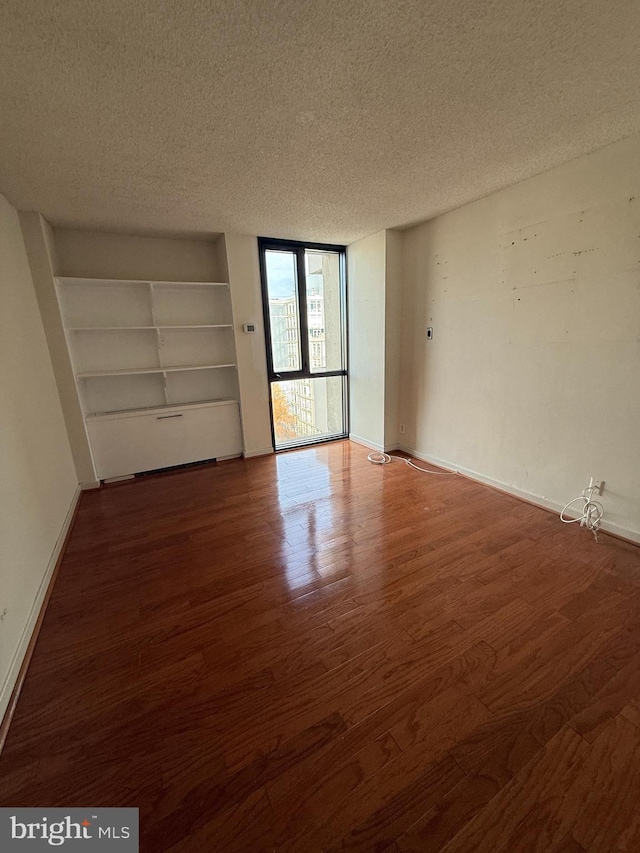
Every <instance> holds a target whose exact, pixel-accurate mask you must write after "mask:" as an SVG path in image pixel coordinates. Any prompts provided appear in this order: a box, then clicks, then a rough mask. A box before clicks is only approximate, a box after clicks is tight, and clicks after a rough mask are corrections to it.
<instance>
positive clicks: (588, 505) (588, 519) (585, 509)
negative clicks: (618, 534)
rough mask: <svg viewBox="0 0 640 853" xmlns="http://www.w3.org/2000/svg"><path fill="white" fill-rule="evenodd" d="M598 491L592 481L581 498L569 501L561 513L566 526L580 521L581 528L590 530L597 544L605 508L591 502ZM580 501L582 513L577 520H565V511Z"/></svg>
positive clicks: (561, 519) (598, 503)
mask: <svg viewBox="0 0 640 853" xmlns="http://www.w3.org/2000/svg"><path fill="white" fill-rule="evenodd" d="M597 490H598V486H594V485H593V480H592V481H591V482H590V483H589V487H588V488H587V489H585V490H584V491H583V492H582V494H581V495H580V497H577V498H574V499H573V500H572V501H569V503H568V504H565V505H564V506H563V507H562V509H561V511H560V521H562V522H563V523H564V524H575V523H576V521H579V522H580V527H586V528H587V530H590V531H591V532H592V533H593V535H594V537H595V540H596V542H597V541H598V529H599V527H600V522H601V521H602V516H603V515H604V507H603V506H602V504H601V503H600V502H599V501H594V500H591V499H592V497H593V493H594V492H595V491H597ZM578 501H582V513H581V514H580V515H578V516H577V517H576V518H565V517H564V514H565V511H566V510H567V509H568V508H569V507H570V506H572V505H573V504H575V503H577V502H578Z"/></svg>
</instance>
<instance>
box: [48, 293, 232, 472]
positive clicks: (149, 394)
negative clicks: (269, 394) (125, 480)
mask: <svg viewBox="0 0 640 853" xmlns="http://www.w3.org/2000/svg"><path fill="white" fill-rule="evenodd" d="M56 287H57V293H58V300H59V304H60V310H61V315H62V320H63V324H64V328H65V334H66V337H67V345H68V348H69V355H70V358H71V363H72V366H73V371H74V375H75V379H76V384H77V389H78V397H79V400H80V404H81V406H82V410H83V413H84V416H85V420H86V423H87V429H88V434H89V438H90V442H91V445H92V451H93V453H94V460H95V461H96V467H97V468H98V475H99V476H100V477H102V478H104V477H110V476H119V475H120V474H122V473H127V472H126V471H121V472H119V473H117V474H114V473H113V471H114V470H116V469H117V468H119V466H118V465H117V464H115V465H114V459H117V458H122V460H123V464H124V465H125V467H127V466H130V465H131V464H133V463H132V459H133V458H135V457H136V453H138V457H140V458H142V457H141V455H140V453H139V452H138V451H136V450H135V447H134V449H133V451H131V448H126V452H125V448H123V449H122V452H118V451H117V450H114V448H115V447H116V446H117V443H118V442H119V443H120V445H122V442H123V435H124V434H125V433H127V431H129V432H131V430H133V428H134V427H135V428H136V429H137V430H139V429H140V428H141V424H142V423H145V424H146V427H145V428H146V429H149V430H151V437H150V438H149V441H150V442H151V444H153V430H154V429H156V428H157V429H160V428H162V436H164V438H163V439H162V441H160V444H159V450H158V452H157V453H156V454H155V456H154V458H156V457H158V456H160V457H161V456H162V453H163V452H164V453H165V456H166V458H167V459H174V458H178V457H180V456H181V451H180V450H179V449H177V448H175V447H174V448H171V447H170V446H169V445H170V444H171V443H173V444H176V443H177V444H184V445H185V447H186V446H188V444H189V440H188V436H187V435H186V433H188V432H189V430H191V433H193V435H192V436H191V438H192V439H194V436H195V432H194V430H195V429H196V427H195V425H196V424H200V425H203V424H205V423H206V419H207V418H208V417H211V418H214V419H215V422H217V423H222V422H223V421H221V420H220V419H221V418H223V411H224V407H225V406H226V407H227V408H228V407H232V408H233V410H234V411H235V412H236V414H235V415H232V416H231V417H232V421H233V423H234V424H235V423H236V422H237V428H236V427H235V426H234V427H233V429H232V430H231V431H232V433H233V440H231V442H229V441H226V442H223V445H224V447H225V449H228V448H229V447H230V446H232V447H234V448H235V447H236V445H237V449H236V453H239V452H240V451H241V449H242V443H241V437H240V428H239V415H238V414H237V412H238V380H237V370H236V353H235V341H234V334H233V318H232V313H231V297H230V292H229V285H228V284H227V283H226V282H218V281H215V282H204V281H150V280H138V279H127V280H125V279H98V278H70V277H58V278H57V279H56ZM214 404H215V406H216V408H215V410H214V408H211V410H210V412H209V413H207V412H203V411H201V409H202V407H206V406H207V405H210V407H213V406H214ZM221 404H222V408H220V405H221ZM176 407H183V409H184V411H183V412H181V411H177V409H176ZM164 410H167V412H169V413H170V414H169V415H168V416H166V417H165V416H163V415H162V411H164ZM158 412H160V414H158ZM135 413H139V414H141V415H145V416H146V418H147V419H148V423H147V420H146V419H143V421H140V420H132V419H131V416H132V415H133V414H135ZM150 413H154V414H150ZM107 416H108V417H107ZM118 416H122V423H116V421H118V420H119V417H118ZM105 417H107V421H106V422H104V423H102V421H103V420H104V418H105ZM228 417H229V415H228V413H224V423H225V424H227V425H228V423H229V421H228ZM173 419H175V423H172V424H171V431H170V430H169V426H167V424H165V423H164V421H165V420H166V421H167V422H168V421H169V420H173ZM98 422H100V426H98V425H97V424H98ZM190 425H191V426H190ZM198 428H200V427H198ZM225 429H226V431H227V432H228V429H227V428H226V427H225ZM123 430H124V432H123ZM181 431H182V432H181ZM116 434H117V437H116ZM108 435H112V436H113V440H111V441H109V440H108V438H105V437H108ZM132 435H133V433H132ZM169 435H171V436H172V438H171V439H170V440H168V439H167V436H169ZM136 436H137V437H136V439H135V441H134V442H133V443H134V444H135V443H136V442H137V443H138V444H140V448H141V447H142V444H144V443H145V442H142V441H141V436H139V435H138V433H136ZM105 441H106V445H105ZM207 442H209V443H207ZM192 443H193V441H192ZM101 444H102V445H104V446H103V447H102V449H100V448H99V447H98V445H101ZM196 444H197V446H198V448H199V449H198V450H197V451H195V450H194V452H195V453H196V458H198V457H197V454H198V453H202V452H203V450H202V449H203V448H204V447H205V446H206V447H209V445H210V444H211V442H210V441H209V439H208V438H205V439H201V437H198V439H197V441H196ZM214 444H215V442H214ZM220 446H222V445H220ZM105 448H107V449H108V452H107V450H106V449H105ZM163 448H164V450H163ZM130 451H131V452H130ZM185 452H186V451H185ZM114 454H115V456H114ZM152 455H153V454H152ZM182 455H184V452H183V454H182ZM187 455H189V454H188V452H187ZM225 455H229V454H225ZM232 455H234V454H232ZM148 457H149V454H146V455H145V456H144V458H145V459H147V458H148ZM99 458H102V459H104V460H105V462H104V464H102V466H101V465H100V463H99ZM200 458H203V457H200ZM125 459H126V460H128V461H126V463H125V462H124V460H125ZM184 461H195V459H185V460H184ZM140 464H142V462H140ZM167 464H177V463H175V462H167ZM158 467H163V466H161V465H159V466H158ZM138 470H142V469H138Z"/></svg>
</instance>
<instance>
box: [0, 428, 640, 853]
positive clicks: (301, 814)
mask: <svg viewBox="0 0 640 853" xmlns="http://www.w3.org/2000/svg"><path fill="white" fill-rule="evenodd" d="M366 457H367V451H366V450H364V449H363V448H362V447H360V446H358V445H355V444H351V443H350V442H348V441H344V442H336V443H332V444H327V445H324V446H318V447H315V448H312V449H306V450H302V451H296V452H291V453H288V454H282V455H278V456H277V457H270V458H261V459H254V460H249V461H246V462H243V461H239V460H235V461H231V462H227V463H223V464H219V465H210V466H203V467H200V468H194V469H190V470H184V471H180V472H175V473H170V474H163V475H157V476H152V477H148V478H143V479H140V480H137V481H136V482H134V483H127V484H123V485H118V486H114V487H110V488H105V489H102V490H100V491H98V492H89V493H86V494H84V495H83V497H82V502H81V506H80V510H79V513H78V518H77V521H76V525H75V527H74V530H73V533H72V536H71V539H70V543H69V546H68V549H67V552H66V555H65V558H64V562H63V564H62V567H61V570H60V573H59V577H58V581H57V583H56V586H55V588H54V591H53V595H52V598H51V603H50V606H49V610H48V612H47V615H46V618H45V620H44V624H43V628H42V632H41V635H40V639H39V641H38V644H37V646H36V649H35V653H34V657H33V662H32V665H31V668H30V670H29V673H28V675H27V679H26V683H25V687H24V690H23V693H22V696H21V699H20V702H19V705H18V709H17V712H16V715H15V718H14V722H13V724H12V727H11V729H10V732H9V737H8V739H7V743H6V747H5V750H4V752H3V754H2V756H1V757H0V805H12V806H65V807H70V806H89V805H94V806H115V805H127V806H137V807H139V808H140V824H141V850H143V851H149V853H165V851H167V853H168V851H171V853H178V851H242V853H253V851H256V853H259V851H276V850H277V851H286V852H287V853H293V851H300V853H313V851H334V850H359V851H378V853H408V852H409V851H420V853H436V851H446V853H476V851H477V852H478V853H480V852H481V851H487V853H499V851H505V853H506V851H508V853H517V851H527V853H533V852H534V851H540V853H584V851H587V853H600V851H602V853H611V851H638V850H640V811H639V809H638V805H639V804H640V550H639V549H637V548H635V547H633V546H630V545H626V544H624V543H622V542H619V541H617V540H615V539H613V538H611V537H607V536H603V537H602V542H601V543H600V544H596V543H595V542H594V540H593V538H592V536H591V535H590V534H589V533H587V532H586V531H584V530H580V529H576V526H573V527H567V526H565V525H561V524H560V522H559V521H558V519H557V518H556V517H555V516H553V515H552V514H550V513H547V512H545V511H543V510H539V509H536V508H535V507H531V506H529V505H527V504H525V503H522V502H520V501H518V500H515V499H512V498H510V497H508V496H505V495H502V494H500V493H498V492H496V491H493V490H492V489H489V488H486V487H484V486H481V485H478V484H476V483H473V482H471V481H469V480H466V479H464V478H462V477H435V476H434V477H430V476H428V475H424V474H420V473H418V472H416V471H413V470H411V469H409V468H408V467H407V466H404V465H401V464H399V463H393V464H391V465H388V466H385V467H382V466H375V465H371V464H370V463H369V462H368V461H367V458H366Z"/></svg>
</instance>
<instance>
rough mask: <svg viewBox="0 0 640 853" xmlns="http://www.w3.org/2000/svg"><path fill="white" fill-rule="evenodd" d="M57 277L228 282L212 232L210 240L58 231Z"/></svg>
mask: <svg viewBox="0 0 640 853" xmlns="http://www.w3.org/2000/svg"><path fill="white" fill-rule="evenodd" d="M54 234H55V244H56V252H57V255H58V262H59V270H60V271H59V273H58V275H68V276H78V277H80V278H82V277H86V278H125V279H126V278H133V279H146V278H150V279H153V280H154V281H226V279H225V277H224V273H225V271H224V269H222V268H221V264H220V258H219V254H218V253H217V252H216V245H215V239H216V238H217V236H218V235H216V234H212V235H211V236H210V238H209V239H207V240H204V239H203V240H193V239H191V240H189V239H179V240H177V239H170V238H165V237H141V236H136V235H131V234H111V233H108V232H106V231H76V230H73V229H68V228H56V229H55V230H54Z"/></svg>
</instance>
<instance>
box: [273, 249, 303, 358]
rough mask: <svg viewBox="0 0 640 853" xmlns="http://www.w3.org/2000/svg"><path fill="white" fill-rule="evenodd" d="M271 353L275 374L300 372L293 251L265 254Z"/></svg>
mask: <svg viewBox="0 0 640 853" xmlns="http://www.w3.org/2000/svg"><path fill="white" fill-rule="evenodd" d="M265 268H266V273H267V293H268V296H269V319H270V321H271V353H272V357H273V369H274V371H275V372H276V373H280V372H281V371H286V370H301V369H302V358H301V355H300V321H299V319H298V318H299V313H298V274H297V269H296V256H295V254H294V253H293V252H278V251H274V250H272V249H268V250H267V251H266V252H265Z"/></svg>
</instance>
